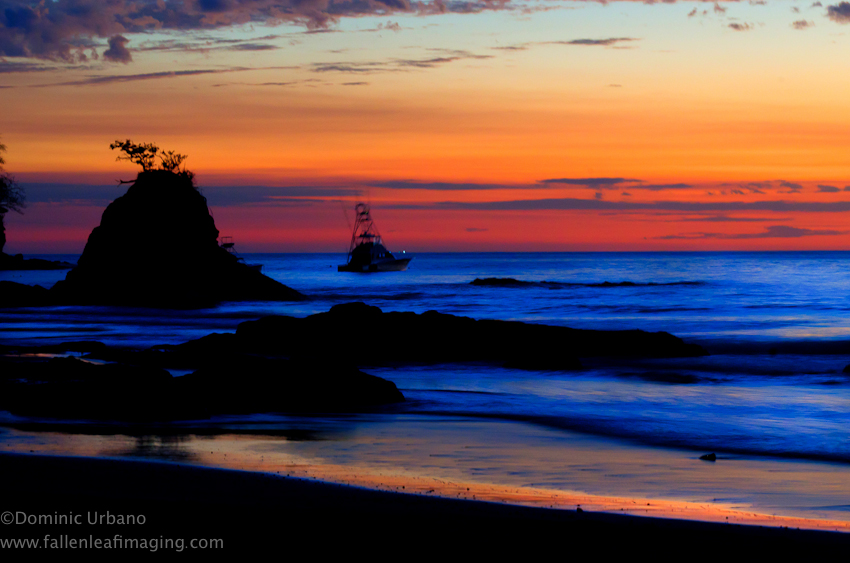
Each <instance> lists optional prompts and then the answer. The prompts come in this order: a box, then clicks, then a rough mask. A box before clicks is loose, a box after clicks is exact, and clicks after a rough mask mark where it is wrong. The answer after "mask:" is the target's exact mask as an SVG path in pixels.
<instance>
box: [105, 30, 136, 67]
mask: <svg viewBox="0 0 850 563" xmlns="http://www.w3.org/2000/svg"><path fill="white" fill-rule="evenodd" d="M129 42H130V40H129V39H127V38H126V37H124V36H123V35H115V36H113V37H110V38H109V49H107V50H106V51H104V52H103V58H104V59H106V60H107V61H112V62H113V63H124V64H127V63H130V62H132V61H133V55H131V54H130V50H129V49H127V47H126V45H127V43H129Z"/></svg>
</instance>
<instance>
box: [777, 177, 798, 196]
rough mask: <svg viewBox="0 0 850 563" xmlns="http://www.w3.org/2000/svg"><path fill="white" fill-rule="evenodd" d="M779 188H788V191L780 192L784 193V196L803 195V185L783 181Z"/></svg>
mask: <svg viewBox="0 0 850 563" xmlns="http://www.w3.org/2000/svg"><path fill="white" fill-rule="evenodd" d="M779 186H780V187H783V188H788V190H786V191H780V192H779V193H783V194H798V193H801V192H802V191H803V186H802V184H796V183H794V182H786V181H785V180H782V181H781V182H779Z"/></svg>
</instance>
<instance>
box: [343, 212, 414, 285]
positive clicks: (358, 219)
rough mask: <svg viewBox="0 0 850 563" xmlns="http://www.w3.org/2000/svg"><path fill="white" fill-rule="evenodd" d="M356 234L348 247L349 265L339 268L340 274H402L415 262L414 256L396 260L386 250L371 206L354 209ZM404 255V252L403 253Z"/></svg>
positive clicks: (354, 233)
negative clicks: (374, 220)
mask: <svg viewBox="0 0 850 563" xmlns="http://www.w3.org/2000/svg"><path fill="white" fill-rule="evenodd" d="M354 213H355V218H354V232H353V233H352V234H351V245H350V246H349V247H348V263H347V264H343V265H342V266H339V267H338V268H337V271H338V272H401V271H403V270H406V269H407V265H408V264H409V263H410V261H411V260H413V256H404V257H403V258H396V257H395V256H393V253H392V252H390V251H389V250H387V249H386V247H385V246H384V243H383V241H382V240H381V235H380V233H378V229H377V228H376V227H375V223H374V222H373V221H372V216H371V215H370V214H369V206H368V205H366V204H365V203H358V204H357V205H356V206H355V207H354ZM402 254H404V251H402Z"/></svg>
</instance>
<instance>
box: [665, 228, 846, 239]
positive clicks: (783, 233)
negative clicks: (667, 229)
mask: <svg viewBox="0 0 850 563" xmlns="http://www.w3.org/2000/svg"><path fill="white" fill-rule="evenodd" d="M847 233H850V231H833V230H815V229H800V228H797V227H789V226H787V225H773V226H771V227H767V228H766V230H764V231H762V232H760V233H738V234H728V233H687V234H682V235H666V236H662V237H655V238H657V239H661V240H675V239H683V240H697V239H738V240H739V239H759V238H800V237H810V236H835V235H846V234H847Z"/></svg>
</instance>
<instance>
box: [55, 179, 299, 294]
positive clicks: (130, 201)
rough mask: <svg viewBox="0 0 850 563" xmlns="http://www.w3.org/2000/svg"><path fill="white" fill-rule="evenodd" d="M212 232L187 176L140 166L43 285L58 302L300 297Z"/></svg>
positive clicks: (204, 203) (203, 203)
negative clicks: (59, 276)
mask: <svg viewBox="0 0 850 563" xmlns="http://www.w3.org/2000/svg"><path fill="white" fill-rule="evenodd" d="M217 239H218V230H217V229H216V227H215V222H214V221H213V218H212V216H211V215H210V212H209V209H208V208H207V200H206V198H205V197H204V196H202V195H201V194H200V193H199V192H198V190H197V189H195V187H194V185H193V184H192V182H191V180H190V179H189V178H187V177H186V176H182V175H179V174H174V173H171V172H167V171H162V170H156V171H151V172H143V173H141V174H139V176H138V178H136V181H135V183H134V184H133V185H132V186H131V187H130V188H129V189H128V190H127V193H126V194H124V195H123V196H121V197H119V198H117V199H116V200H115V201H113V202H112V203H110V204H109V206H108V207H107V208H106V210H105V211H104V212H103V217H102V219H101V222H100V226H98V227H95V228H94V230H93V231H92V232H91V235H89V239H88V242H87V243H86V248H85V250H84V251H83V255H82V256H81V257H80V260H79V263H78V265H77V267H75V268H74V269H73V270H71V271H70V272H68V275H67V276H66V278H65V280H64V281H60V282H59V283H57V284H56V285H55V286H54V287H53V289H52V290H51V291H52V292H53V293H54V294H55V295H56V296H57V298H58V299H60V300H61V301H63V302H73V303H92V304H111V305H141V306H151V307H196V306H203V305H208V304H213V303H217V302H220V301H244V300H262V301H290V300H299V299H303V298H304V296H303V295H301V294H300V293H298V292H297V291H295V290H293V289H291V288H289V287H287V286H285V285H283V284H281V283H279V282H277V281H275V280H273V279H271V278H269V277H266V276H264V275H263V274H261V273H260V272H258V271H255V270H253V269H251V268H249V267H248V266H247V265H245V264H244V263H242V262H240V261H238V260H237V258H236V257H235V256H233V255H231V254H230V253H228V252H227V251H226V250H224V249H223V248H221V247H220V246H219V245H218V241H217Z"/></svg>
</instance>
